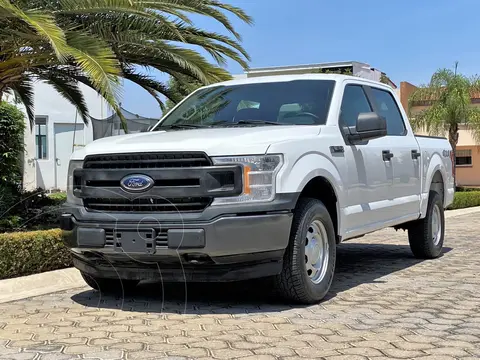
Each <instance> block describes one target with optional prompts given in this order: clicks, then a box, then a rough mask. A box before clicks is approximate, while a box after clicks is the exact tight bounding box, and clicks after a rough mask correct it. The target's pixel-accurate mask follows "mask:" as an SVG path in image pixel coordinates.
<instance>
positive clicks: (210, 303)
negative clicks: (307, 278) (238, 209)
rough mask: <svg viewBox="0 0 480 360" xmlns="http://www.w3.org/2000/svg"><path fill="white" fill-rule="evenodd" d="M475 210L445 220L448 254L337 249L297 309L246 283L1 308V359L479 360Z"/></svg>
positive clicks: (45, 299) (380, 243)
mask: <svg viewBox="0 0 480 360" xmlns="http://www.w3.org/2000/svg"><path fill="white" fill-rule="evenodd" d="M478 219H479V215H478V214H477V215H468V216H463V217H457V218H452V219H448V223H447V236H446V243H445V246H446V250H447V252H446V254H445V255H444V256H443V257H442V258H440V259H437V260H434V261H424V262H422V261H418V260H415V259H414V258H412V256H411V254H410V249H409V247H408V243H407V238H406V233H404V232H403V231H399V232H398V233H396V232H395V231H394V230H390V229H389V230H385V231H382V232H378V233H376V234H372V235H369V236H366V237H364V238H363V239H359V240H357V241H356V242H355V243H346V244H343V245H341V246H340V247H339V253H338V270H337V274H338V275H337V276H336V279H335V280H334V285H333V288H332V291H331V294H330V295H329V297H328V299H327V300H326V301H324V302H323V303H321V304H320V305H316V306H308V307H301V306H299V307H291V306H288V305H285V304H282V303H279V302H275V299H269V298H267V297H265V296H264V295H261V289H260V288H259V287H257V286H256V285H255V284H253V283H247V284H243V285H242V286H236V287H232V286H226V285H216V286H215V285H208V286H190V285H189V286H188V287H187V288H186V289H185V287H184V286H166V287H165V289H164V295H163V296H162V295H161V294H162V292H161V285H159V284H156V285H148V286H144V287H142V288H141V294H139V295H138V296H135V297H128V298H125V299H117V298H114V297H102V296H100V295H99V294H98V293H96V292H93V291H90V289H89V288H88V287H85V288H80V289H75V290H70V291H66V292H62V293H56V294H51V295H45V296H39V297H36V298H31V299H25V300H20V301H15V302H11V303H6V304H0V359H42V360H45V359H57V360H61V359H78V358H81V357H82V356H83V358H88V359H92V358H98V359H132V360H133V359H149V358H151V359H159V358H167V357H169V358H171V359H181V358H196V359H199V358H217V359H231V358H242V359H260V360H261V359H294V358H295V359H299V358H312V359H319V358H325V359H329V360H331V359H332V360H333V359H348V360H355V359H367V358H368V359H376V360H380V359H455V358H457V359H479V358H480V243H479V241H480V234H479V232H478V231H477V223H478Z"/></svg>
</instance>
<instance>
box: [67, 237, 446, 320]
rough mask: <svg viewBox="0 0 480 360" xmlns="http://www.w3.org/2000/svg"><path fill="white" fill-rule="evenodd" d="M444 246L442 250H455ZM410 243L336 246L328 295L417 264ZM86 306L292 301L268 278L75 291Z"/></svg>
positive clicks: (242, 305) (185, 308)
mask: <svg viewBox="0 0 480 360" xmlns="http://www.w3.org/2000/svg"><path fill="white" fill-rule="evenodd" d="M451 250H452V249H451V248H444V253H447V252H449V251H451ZM422 261H423V260H419V259H416V258H414V257H413V255H412V253H411V251H410V247H409V246H408V245H387V244H358V243H349V242H348V243H344V244H342V245H340V246H338V248H337V267H336V275H335V278H334V280H333V284H332V287H331V290H330V292H329V294H328V295H327V296H326V298H325V300H328V299H332V298H334V297H335V296H336V295H337V294H340V293H342V292H344V291H347V290H349V289H352V288H354V287H356V286H358V285H360V284H368V283H375V282H376V283H378V282H380V283H381V282H383V280H381V279H380V280H378V279H379V278H381V277H383V276H386V275H389V274H392V273H395V272H397V271H400V270H404V269H406V268H409V267H411V266H414V265H416V264H418V263H420V262H422ZM72 300H73V301H75V302H77V303H78V304H81V305H83V306H87V307H95V308H103V309H115V310H119V309H122V310H128V311H134V312H135V311H137V312H151V313H185V314H207V313H209V314H211V313H219V314H220V313H228V314H239V313H256V312H279V311H284V310H288V309H292V308H299V307H301V305H300V306H299V305H289V304H287V303H285V302H282V300H280V299H278V298H276V297H274V296H273V295H272V294H271V291H270V290H269V284H268V283H267V282H266V281H265V280H258V281H244V282H235V283H188V284H182V283H163V284H162V283H161V282H155V283H142V284H140V285H139V286H138V287H137V288H136V289H135V293H133V294H125V295H124V296H122V295H118V296H115V295H110V294H102V293H100V292H97V291H93V290H88V291H84V292H81V293H78V294H75V295H73V296H72Z"/></svg>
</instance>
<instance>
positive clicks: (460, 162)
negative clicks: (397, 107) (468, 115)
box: [397, 81, 480, 186]
mask: <svg viewBox="0 0 480 360" xmlns="http://www.w3.org/2000/svg"><path fill="white" fill-rule="evenodd" d="M415 89H416V86H415V85H412V84H410V83H408V82H406V81H404V82H401V83H400V88H399V89H398V90H397V91H398V94H399V96H400V101H401V103H402V105H403V108H404V109H405V111H407V113H408V98H409V96H410V95H411V94H412V92H413V91H415ZM472 104H473V106H480V97H479V98H472ZM427 106H428V105H427V104H425V103H421V102H417V103H416V104H413V106H412V109H411V113H412V116H415V114H416V113H419V112H420V111H422V110H424V109H426V108H427ZM418 134H419V135H428V134H426V133H425V132H422V131H419V132H418ZM443 136H445V137H448V134H444V135H443ZM456 181H457V186H480V143H477V142H476V141H475V139H474V138H473V137H472V133H471V132H470V131H469V130H468V129H466V127H465V126H464V125H460V130H459V137H458V143H457V154H456Z"/></svg>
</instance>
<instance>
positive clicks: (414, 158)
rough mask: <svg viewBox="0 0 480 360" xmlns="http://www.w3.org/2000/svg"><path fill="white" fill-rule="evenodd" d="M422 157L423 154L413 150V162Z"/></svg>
mask: <svg viewBox="0 0 480 360" xmlns="http://www.w3.org/2000/svg"><path fill="white" fill-rule="evenodd" d="M420 155H421V154H420V153H419V152H418V151H417V150H415V149H414V150H412V159H413V160H416V159H418V158H419V157H420Z"/></svg>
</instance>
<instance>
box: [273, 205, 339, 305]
mask: <svg viewBox="0 0 480 360" xmlns="http://www.w3.org/2000/svg"><path fill="white" fill-rule="evenodd" d="M335 260H336V241H335V230H334V227H333V222H332V219H331V217H330V214H329V212H328V210H327V208H326V207H325V205H324V204H323V203H322V202H321V201H320V200H317V199H311V198H301V199H300V200H299V203H298V204H297V207H296V209H295V213H294V218H293V223H292V229H291V233H290V242H289V245H288V247H287V249H286V250H285V255H284V260H283V269H282V272H281V273H280V274H279V275H277V276H276V277H275V286H276V288H277V290H279V292H280V294H281V295H282V296H283V297H285V298H286V299H288V300H291V301H294V302H297V303H303V304H313V303H317V302H319V301H320V300H322V299H323V298H324V297H325V295H326V294H327V293H328V290H329V289H330V286H331V284H332V280H333V274H334V271H335Z"/></svg>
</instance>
